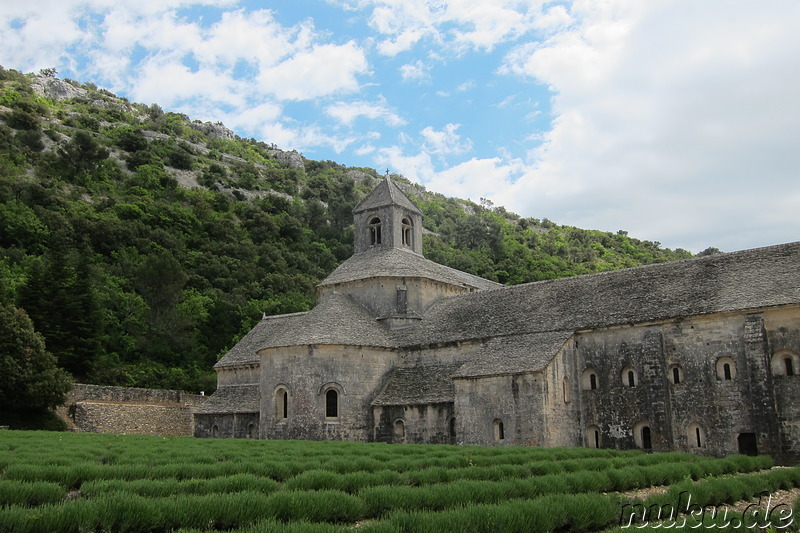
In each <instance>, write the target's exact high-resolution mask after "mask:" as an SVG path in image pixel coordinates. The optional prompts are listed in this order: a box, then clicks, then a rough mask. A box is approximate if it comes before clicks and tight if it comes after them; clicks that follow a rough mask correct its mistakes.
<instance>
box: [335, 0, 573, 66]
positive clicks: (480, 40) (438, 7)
mask: <svg viewBox="0 0 800 533" xmlns="http://www.w3.org/2000/svg"><path fill="white" fill-rule="evenodd" d="M335 3H338V4H339V5H344V6H346V7H347V8H349V9H354V10H355V9H358V10H370V9H371V12H370V25H371V26H372V28H373V29H374V30H375V31H376V32H378V33H379V34H380V35H383V36H385V38H384V39H383V40H382V41H380V42H379V43H378V50H379V52H380V53H382V54H384V55H389V56H394V55H397V54H399V53H401V52H405V51H408V50H411V49H412V48H413V47H414V46H416V45H417V44H418V43H420V42H421V41H423V40H430V41H431V42H433V43H437V44H445V45H446V46H450V47H454V48H457V49H458V48H463V47H467V48H472V49H482V50H489V51H490V50H492V49H493V48H494V47H495V46H497V45H498V44H500V43H502V42H507V41H509V40H513V39H515V38H517V37H519V36H521V35H524V34H525V33H527V32H528V31H530V30H531V29H533V28H534V27H535V20H536V17H538V16H539V15H540V9H541V5H542V4H544V3H545V2H543V1H538V0H537V1H530V0H491V1H488V0H484V1H475V0H443V1H430V0H404V1H402V2H399V1H394V0H353V1H347V0H340V1H339V2H335ZM550 11H552V13H550V12H549V11H548V14H547V18H548V20H549V21H550V22H548V24H547V25H548V27H549V26H552V25H556V24H560V23H563V18H564V17H563V12H562V11H559V10H554V9H552V8H551V9H550Z"/></svg>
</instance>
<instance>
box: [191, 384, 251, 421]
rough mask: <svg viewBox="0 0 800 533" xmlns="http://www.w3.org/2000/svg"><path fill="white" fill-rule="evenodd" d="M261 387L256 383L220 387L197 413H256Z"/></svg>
mask: <svg viewBox="0 0 800 533" xmlns="http://www.w3.org/2000/svg"><path fill="white" fill-rule="evenodd" d="M260 401H261V389H260V387H259V386H258V385H228V386H225V387H220V388H218V389H217V390H216V391H214V394H212V395H211V396H209V397H208V399H207V400H206V401H205V402H203V405H201V406H200V407H199V408H198V409H197V411H196V412H197V413H198V414H217V413H257V412H259V410H260V407H259V403H260Z"/></svg>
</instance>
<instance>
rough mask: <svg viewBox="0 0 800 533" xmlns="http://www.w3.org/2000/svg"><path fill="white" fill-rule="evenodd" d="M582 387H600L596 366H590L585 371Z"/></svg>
mask: <svg viewBox="0 0 800 533" xmlns="http://www.w3.org/2000/svg"><path fill="white" fill-rule="evenodd" d="M581 388H582V389H583V390H597V389H598V381H597V372H596V371H595V369H594V368H591V367H590V368H587V369H586V370H584V371H583V374H582V375H581Z"/></svg>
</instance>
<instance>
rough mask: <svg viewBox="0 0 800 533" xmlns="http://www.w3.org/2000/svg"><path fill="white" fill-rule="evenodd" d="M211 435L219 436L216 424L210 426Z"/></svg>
mask: <svg viewBox="0 0 800 533" xmlns="http://www.w3.org/2000/svg"><path fill="white" fill-rule="evenodd" d="M211 436H212V437H214V438H217V437H219V426H217V425H216V424H214V425H213V426H211Z"/></svg>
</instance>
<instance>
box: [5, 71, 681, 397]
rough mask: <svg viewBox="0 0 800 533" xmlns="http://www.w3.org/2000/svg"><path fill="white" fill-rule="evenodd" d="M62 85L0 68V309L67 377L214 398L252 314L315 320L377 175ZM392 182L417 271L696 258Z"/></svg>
mask: <svg viewBox="0 0 800 533" xmlns="http://www.w3.org/2000/svg"><path fill="white" fill-rule="evenodd" d="M54 74H55V73H54V72H52V71H50V72H43V73H40V74H39V75H32V74H22V73H19V72H17V71H13V70H5V69H2V67H0V199H1V200H2V201H1V202H0V303H2V302H10V303H13V304H14V306H16V307H19V308H22V309H24V310H25V311H26V312H27V314H28V315H29V316H30V317H31V319H32V320H33V323H34V325H35V328H36V329H37V330H38V331H39V332H40V333H41V334H42V335H43V336H44V338H45V341H46V345H47V349H48V350H49V351H50V352H52V353H53V354H54V355H55V356H56V357H57V360H58V363H59V365H60V366H62V367H63V368H65V369H67V370H68V371H69V372H70V373H72V375H73V376H74V377H75V378H76V379H77V380H80V381H83V382H88V383H99V384H107V385H125V386H142V387H167V388H179V389H184V390H187V391H200V390H205V391H207V392H209V391H211V390H213V389H214V386H215V380H214V375H213V372H212V371H211V367H212V366H213V364H214V363H215V362H216V360H217V359H218V357H219V356H221V355H222V354H223V353H224V352H225V350H226V349H227V348H229V347H230V346H231V345H232V344H233V343H234V342H235V341H236V340H237V339H238V338H239V337H240V336H241V335H243V334H244V333H245V332H246V331H248V330H249V328H250V327H252V325H253V324H254V323H255V321H256V320H258V319H259V318H260V317H261V316H262V313H266V314H277V313H287V312H294V311H302V310H306V309H309V308H310V307H311V306H312V305H313V303H314V286H315V285H316V284H317V283H318V282H320V281H321V280H322V279H323V278H324V277H325V276H326V275H327V274H328V273H330V272H331V271H332V270H333V269H334V268H335V267H336V266H337V265H338V264H339V263H340V262H341V261H343V260H344V259H346V258H347V257H349V256H350V255H351V254H352V231H353V228H352V214H351V210H352V208H353V207H354V206H355V205H356V204H357V203H358V202H359V200H360V199H362V198H363V197H364V195H365V194H366V193H367V192H368V191H369V190H371V188H372V187H373V186H374V185H375V184H376V183H377V180H378V179H379V178H380V176H379V174H378V173H377V172H376V171H375V170H374V169H368V168H352V167H346V166H344V165H341V164H338V163H335V162H333V161H313V160H309V159H306V158H304V157H303V156H302V155H301V154H298V153H297V152H289V151H284V150H281V149H279V148H277V147H275V146H274V145H271V144H268V143H267V142H262V141H257V140H255V139H243V138H240V137H238V136H236V135H234V134H233V133H232V132H231V131H230V130H228V129H226V128H225V127H224V126H223V125H221V124H210V123H200V122H197V121H192V120H191V118H190V117H187V116H185V115H182V114H178V113H171V112H165V111H163V110H162V109H161V108H160V107H159V106H158V105H155V104H153V105H143V104H138V103H130V102H128V101H127V100H125V99H124V98H119V97H116V96H115V95H113V94H111V93H109V92H107V91H105V90H101V89H98V88H97V87H95V86H94V85H92V84H90V83H89V84H81V83H77V82H74V81H70V80H59V79H57V78H56V77H54ZM267 141H268V140H267ZM392 178H393V179H394V180H395V181H396V182H397V183H398V184H400V185H401V187H403V188H404V190H406V191H407V193H408V194H409V196H411V197H412V199H414V200H415V201H416V202H417V204H418V205H419V207H420V208H421V209H422V211H423V213H424V216H425V219H424V223H425V227H426V229H427V230H428V231H429V232H428V233H426V235H425V237H424V249H425V255H426V257H427V258H429V259H431V260H433V261H437V262H440V263H443V264H445V265H448V266H451V267H453V268H457V269H460V270H464V271H467V272H470V273H472V274H476V275H479V276H482V277H485V278H489V279H492V280H496V281H500V282H502V283H506V284H518V283H525V282H530V281H537V280H543V279H550V278H557V277H563V276H572V275H577V274H585V273H591V272H598V271H603V270H611V269H618V268H624V267H631V266H637V265H642V264H647V263H653V262H661V261H669V260H675V259H681V258H687V257H690V256H691V254H690V253H689V252H687V251H684V250H674V251H673V250H667V249H663V248H661V247H660V245H659V243H657V242H648V241H639V240H636V239H634V238H631V237H629V236H628V235H627V233H626V232H624V231H620V232H618V233H616V234H612V233H607V232H600V231H595V230H586V229H579V228H574V227H569V226H560V225H558V224H556V223H554V222H551V221H549V220H547V219H544V220H539V219H535V218H521V217H519V216H517V215H515V214H513V213H509V212H507V211H506V210H505V209H504V208H502V207H495V206H492V205H491V204H490V203H489V202H485V201H484V202H482V203H481V204H475V203H473V202H470V201H466V200H461V199H456V198H447V197H444V196H442V195H440V194H436V193H432V192H428V191H426V190H425V189H424V188H423V187H421V186H419V185H415V184H411V183H408V181H407V180H405V179H404V178H403V177H402V176H397V175H393V176H392Z"/></svg>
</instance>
